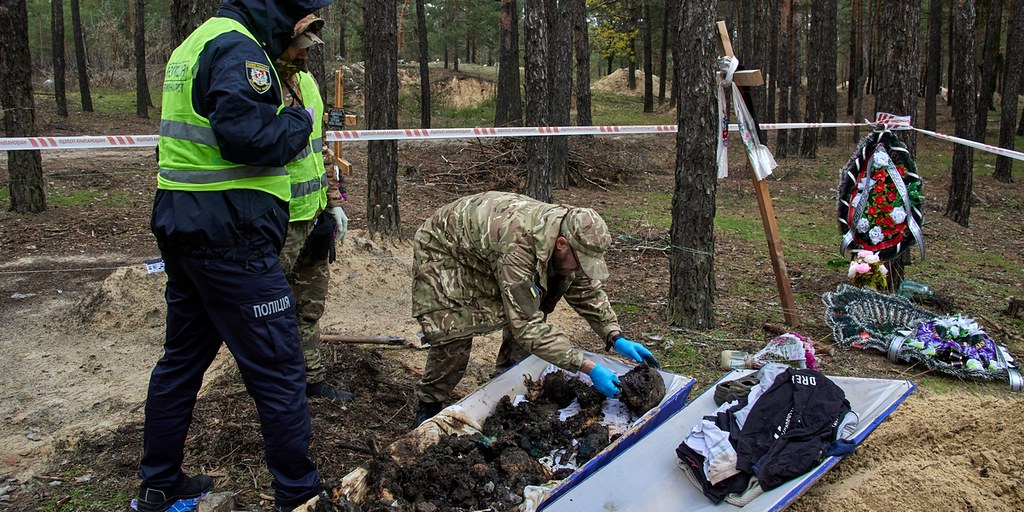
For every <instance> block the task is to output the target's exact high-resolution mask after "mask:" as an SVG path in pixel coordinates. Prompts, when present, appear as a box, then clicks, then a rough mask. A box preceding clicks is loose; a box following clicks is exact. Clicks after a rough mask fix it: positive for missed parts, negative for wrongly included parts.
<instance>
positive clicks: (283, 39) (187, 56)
mask: <svg viewBox="0 0 1024 512" xmlns="http://www.w3.org/2000/svg"><path fill="white" fill-rule="evenodd" d="M330 1H331V0H225V1H224V4H223V5H222V6H221V8H220V11H219V12H218V13H217V15H216V16H215V17H213V18H211V19H210V20H208V21H207V22H206V23H204V24H203V25H201V26H200V27H199V28H198V29H196V30H195V32H193V33H192V34H191V35H190V36H188V37H187V38H186V39H185V41H184V42H182V43H181V45H180V46H179V47H178V48H177V49H175V50H174V52H173V53H172V54H171V57H170V59H168V62H167V68H166V72H165V77H164V86H163V105H162V118H161V121H160V139H159V143H158V146H159V167H160V169H159V173H158V179H157V182H158V186H157V188H158V190H157V193H156V197H155V199H154V203H153V216H152V220H151V227H152V230H153V234H154V235H155V236H156V240H157V245H158V246H159V248H160V253H161V256H162V257H163V260H164V265H165V269H166V273H167V288H166V293H165V296H166V300H167V329H166V339H165V342H164V353H163V357H161V358H160V360H159V361H158V362H157V364H156V367H155V368H154V369H153V373H152V376H151V378H150V382H149V394H148V397H147V400H146V409H145V411H146V418H145V431H144V436H143V454H142V461H141V464H140V468H139V476H140V477H141V479H142V484H141V486H140V488H139V494H138V499H137V504H136V505H137V508H138V509H139V510H140V511H144V512H153V511H164V510H167V509H168V508H170V507H172V506H176V505H175V503H176V502H178V501H180V500H185V499H191V498H195V497H198V496H200V495H201V494H202V493H204V492H206V491H208V490H209V489H210V488H211V487H212V480H211V479H210V478H209V477H207V476H202V475H196V476H191V477H190V476H187V475H185V474H184V472H183V471H182V469H181V465H182V462H183V458H184V457H183V450H184V443H185V438H186V435H187V434H188V428H189V424H190V423H191V420H192V411H193V409H194V407H195V403H196V396H197V394H198V392H199V388H200V386H201V384H202V381H203V374H204V373H205V371H206V369H207V368H209V366H210V364H211V363H212V362H213V359H214V357H215V356H216V355H217V352H218V350H219V348H220V346H221V343H222V342H223V343H226V344H227V346H228V348H229V349H230V351H231V354H232V355H233V356H234V358H235V361H236V362H237V363H238V368H239V370H240V373H241V376H242V380H243V381H244V383H245V386H246V389H247V390H248V391H249V394H250V395H252V397H253V399H254V400H255V402H256V409H257V412H258V413H259V417H260V424H261V430H262V434H263V440H264V445H265V458H266V461H267V467H268V469H269V470H270V474H271V475H272V477H273V481H272V486H273V488H274V498H275V507H277V508H278V509H280V510H291V509H292V508H294V507H295V506H297V505H299V504H302V503H304V502H306V501H307V500H309V499H310V498H313V497H316V496H318V495H320V494H321V490H322V483H321V478H320V474H319V472H318V471H317V469H316V466H315V465H314V464H313V462H312V460H311V459H310V457H309V455H308V451H309V440H310V433H311V422H310V413H309V404H308V403H307V401H306V394H305V390H306V382H305V364H304V357H303V354H302V347H301V344H300V342H299V337H298V328H297V323H296V316H295V296H294V295H293V294H292V292H291V288H290V287H289V286H288V281H287V280H286V278H285V274H284V271H283V270H282V268H281V264H280V260H279V257H278V255H279V253H280V251H281V248H282V246H283V244H284V238H285V233H286V231H287V225H288V204H287V203H288V201H289V200H290V199H291V183H290V180H289V177H288V173H287V171H286V170H285V165H286V164H288V163H289V162H291V161H292V160H293V159H294V158H295V157H296V156H297V155H299V153H300V152H302V151H303V150H304V149H307V148H308V147H309V141H310V134H311V132H312V130H313V122H312V118H313V115H312V112H307V111H306V110H305V109H303V108H297V107H288V106H285V105H284V97H283V92H282V91H283V89H282V85H281V81H280V79H279V77H277V76H276V72H275V71H274V68H273V67H272V65H271V62H272V61H271V58H270V57H269V56H270V55H274V56H277V55H281V53H282V52H283V51H284V50H285V48H286V47H287V46H288V44H289V42H290V40H291V37H292V30H293V28H294V26H295V23H296V22H297V21H299V20H300V19H302V18H303V17H305V16H307V15H308V14H310V13H312V12H313V11H315V10H316V9H319V8H322V7H325V6H327V5H328V4H330Z"/></svg>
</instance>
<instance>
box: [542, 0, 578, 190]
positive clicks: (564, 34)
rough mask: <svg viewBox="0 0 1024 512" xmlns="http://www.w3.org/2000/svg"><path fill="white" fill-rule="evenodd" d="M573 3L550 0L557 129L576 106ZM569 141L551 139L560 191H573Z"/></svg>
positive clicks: (552, 105) (552, 106) (551, 106)
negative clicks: (570, 189)
mask: <svg viewBox="0 0 1024 512" xmlns="http://www.w3.org/2000/svg"><path fill="white" fill-rule="evenodd" d="M569 1H570V0H547V6H546V9H547V17H548V48H560V49H562V51H557V52H556V51H550V52H548V55H547V62H548V91H549V94H548V98H549V103H548V116H549V119H550V122H551V124H552V125H553V126H566V125H568V124H569V111H570V110H571V103H572V52H570V51H566V50H568V49H569V48H572V25H571V24H570V23H567V22H566V21H567V20H570V19H572V11H571V7H570V5H569ZM568 155H569V139H568V137H551V138H550V139H549V143H548V162H550V163H549V165H550V166H551V186H552V187H554V188H558V189H560V190H568V188H569V172H568V167H567V166H568V163H569V157H568Z"/></svg>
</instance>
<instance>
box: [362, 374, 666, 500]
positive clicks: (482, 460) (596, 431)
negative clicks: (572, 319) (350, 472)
mask: <svg viewBox="0 0 1024 512" xmlns="http://www.w3.org/2000/svg"><path fill="white" fill-rule="evenodd" d="M647 372H653V373H654V375H655V376H657V379H650V378H648V377H647V376H646V375H647ZM633 373H640V374H641V376H638V377H632V376H630V374H633ZM622 379H623V380H624V381H625V382H627V383H629V384H628V385H629V389H630V390H631V394H635V395H636V396H637V397H641V398H643V399H644V400H647V399H649V397H651V396H653V395H655V394H658V392H656V391H643V390H641V388H642V386H644V385H645V383H652V384H653V383H657V384H660V390H661V391H660V396H664V393H665V384H664V381H663V380H662V379H661V377H660V375H658V373H657V371H655V370H653V369H650V368H646V367H637V368H634V369H633V370H631V371H630V372H629V373H627V374H626V375H624V376H623V377H622ZM528 387H529V391H528V393H527V398H528V400H527V401H522V402H520V403H519V404H518V405H512V401H511V399H510V398H509V397H507V396H506V397H503V398H502V399H501V400H500V401H499V403H498V405H497V407H496V409H495V411H494V412H493V413H492V414H491V415H490V416H489V417H488V418H487V420H486V421H485V422H484V428H483V433H480V434H474V435H466V436H447V437H443V438H441V440H440V442H438V443H437V444H435V445H432V446H430V447H428V448H427V449H426V450H425V451H424V452H423V453H421V454H420V455H419V456H418V457H416V459H415V461H414V462H412V463H409V464H405V465H401V466H400V465H398V464H396V463H394V462H393V461H391V460H390V459H377V460H375V461H374V462H373V463H372V464H371V467H370V475H371V476H370V478H371V487H372V490H371V491H370V493H369V496H371V498H367V499H365V500H364V502H363V503H362V505H361V509H362V510H364V511H369V510H406V511H414V512H421V511H462V510H484V509H489V510H510V509H513V508H515V507H517V506H518V505H519V504H520V503H522V502H523V488H524V487H526V486H528V485H538V484H542V483H544V482H547V481H549V480H562V479H564V478H566V477H568V476H569V475H570V474H572V472H573V471H575V468H577V467H579V466H582V465H583V464H584V463H586V462H587V461H589V460H590V459H591V458H593V457H594V455H596V454H597V453H599V452H600V451H601V450H603V449H604V448H605V447H606V446H608V444H609V443H610V442H611V438H610V436H609V431H608V428H607V427H605V426H604V425H602V424H601V423H600V421H601V420H602V419H603V418H604V415H603V411H602V408H603V405H604V401H605V400H604V396H603V395H601V393H600V392H599V391H597V390H596V389H595V388H594V387H593V386H592V385H590V384H589V383H585V382H583V381H581V380H580V379H578V378H576V377H572V376H568V375H567V374H566V373H564V372H553V373H550V374H548V375H547V376H546V377H545V378H544V379H542V380H541V381H540V382H529V383H528ZM574 400H575V401H576V402H577V403H578V404H579V407H580V410H579V412H578V413H577V414H575V415H573V416H570V417H569V418H567V419H566V420H565V421H560V420H559V410H560V409H562V408H564V407H566V406H568V405H569V404H571V403H572V402H573V401H574ZM659 401H660V399H659ZM656 404H657V402H655V405H656ZM641 414H642V413H641ZM574 440H575V444H574ZM558 450H562V451H563V453H564V454H562V455H559V456H558V460H555V461H551V460H550V458H552V456H551V454H552V453H554V452H556V451H558ZM544 457H547V458H549V460H548V462H549V463H550V462H554V464H548V465H545V464H543V463H541V462H540V460H539V459H541V458H544ZM570 459H574V460H575V463H576V465H575V466H572V467H563V465H564V464H563V463H564V462H566V461H568V460H570ZM551 467H556V468H560V469H557V470H552V469H551ZM351 505H352V504H349V506H351Z"/></svg>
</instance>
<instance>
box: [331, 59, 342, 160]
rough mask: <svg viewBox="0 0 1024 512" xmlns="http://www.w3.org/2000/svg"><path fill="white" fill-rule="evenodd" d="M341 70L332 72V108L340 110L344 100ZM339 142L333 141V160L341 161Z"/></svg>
mask: <svg viewBox="0 0 1024 512" xmlns="http://www.w3.org/2000/svg"><path fill="white" fill-rule="evenodd" d="M341 84H342V81H341V70H340V69H339V70H337V71H335V72H334V106H335V108H341V106H342V104H343V103H344V99H345V91H344V90H343V89H342V87H341ZM341 156H342V155H341V141H340V140H338V141H334V158H336V159H338V160H341Z"/></svg>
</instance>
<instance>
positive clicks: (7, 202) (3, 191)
mask: <svg viewBox="0 0 1024 512" xmlns="http://www.w3.org/2000/svg"><path fill="white" fill-rule="evenodd" d="M0 207H3V209H4V210H6V209H8V208H10V207H11V190H10V189H8V188H7V187H0Z"/></svg>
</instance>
